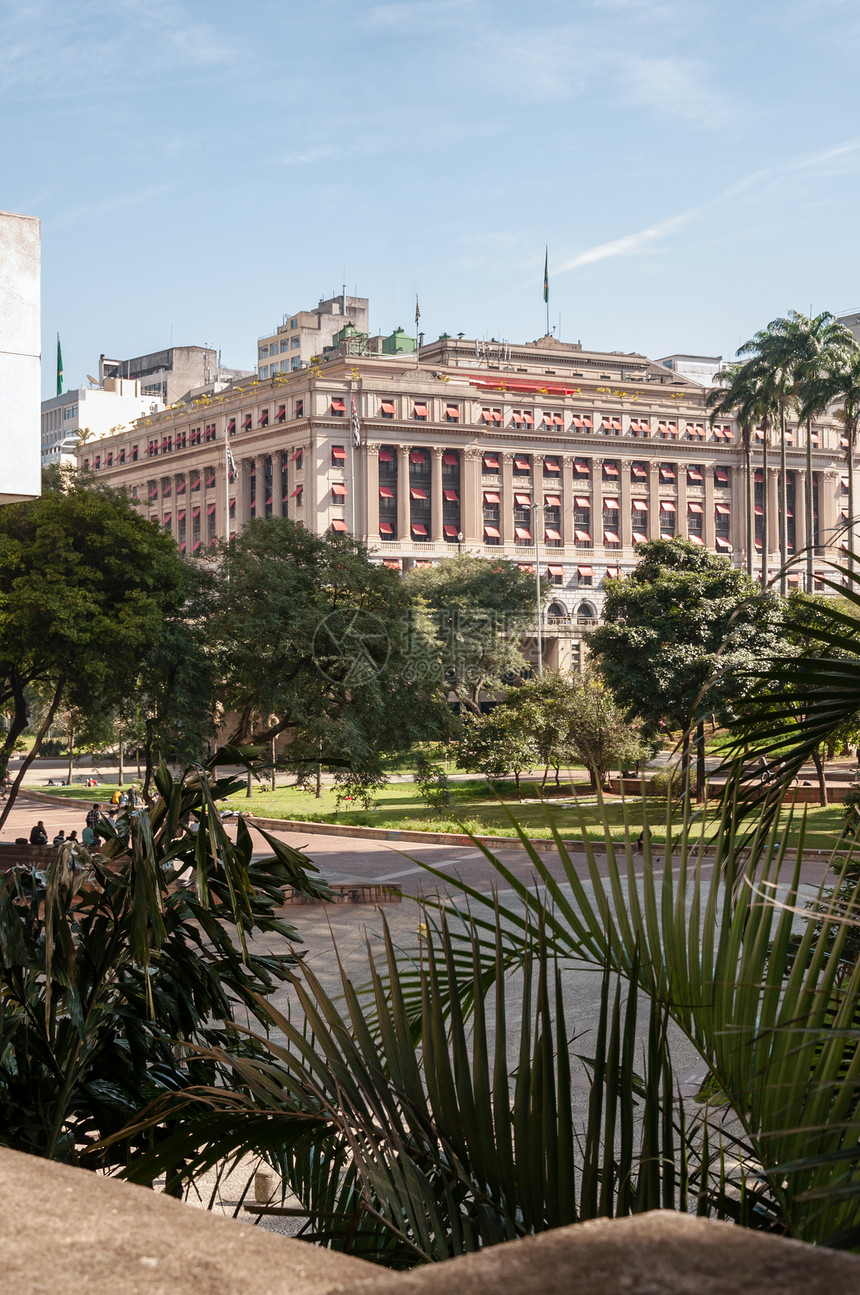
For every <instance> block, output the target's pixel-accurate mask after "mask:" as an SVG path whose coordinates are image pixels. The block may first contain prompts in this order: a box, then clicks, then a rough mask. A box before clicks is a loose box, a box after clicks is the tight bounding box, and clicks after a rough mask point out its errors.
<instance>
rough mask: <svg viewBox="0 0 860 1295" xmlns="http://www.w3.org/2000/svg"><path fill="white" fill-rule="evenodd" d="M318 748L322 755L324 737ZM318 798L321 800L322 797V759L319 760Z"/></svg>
mask: <svg viewBox="0 0 860 1295" xmlns="http://www.w3.org/2000/svg"><path fill="white" fill-rule="evenodd" d="M317 749H318V751H319V754H320V756H322V739H320V744H319V747H318V748H317ZM316 798H317V800H320V799H321V798H322V760H321V759H320V760H318V761H317V785H316Z"/></svg>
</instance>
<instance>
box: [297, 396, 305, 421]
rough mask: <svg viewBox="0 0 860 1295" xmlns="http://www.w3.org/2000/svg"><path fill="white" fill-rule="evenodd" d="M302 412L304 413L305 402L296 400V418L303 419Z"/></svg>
mask: <svg viewBox="0 0 860 1295" xmlns="http://www.w3.org/2000/svg"><path fill="white" fill-rule="evenodd" d="M304 412H305V402H304V400H297V401H296V418H303V417H304Z"/></svg>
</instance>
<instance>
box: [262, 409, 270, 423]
mask: <svg viewBox="0 0 860 1295" xmlns="http://www.w3.org/2000/svg"><path fill="white" fill-rule="evenodd" d="M260 426H261V427H268V426H269V411H268V409H264V410H263V411H262V413H261V414H260Z"/></svg>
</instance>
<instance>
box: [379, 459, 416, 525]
mask: <svg viewBox="0 0 860 1295" xmlns="http://www.w3.org/2000/svg"><path fill="white" fill-rule="evenodd" d="M409 501H410V495H409V447H408V446H406V445H398V446H397V539H398V540H399V541H400V543H401V544H405V543H406V542H407V541H411V539H412V528H411V526H410V525H409V518H410V516H411V513H410V506H409ZM378 529H379V528H378V527H377V530H378Z"/></svg>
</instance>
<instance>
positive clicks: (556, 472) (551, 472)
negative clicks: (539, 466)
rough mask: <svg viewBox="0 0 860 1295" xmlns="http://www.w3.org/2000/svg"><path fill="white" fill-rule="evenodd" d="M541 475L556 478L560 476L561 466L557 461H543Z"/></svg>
mask: <svg viewBox="0 0 860 1295" xmlns="http://www.w3.org/2000/svg"><path fill="white" fill-rule="evenodd" d="M543 474H544V476H545V477H556V478H558V477H559V476H560V474H561V465H560V464H559V461H558V459H544V461H543Z"/></svg>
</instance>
